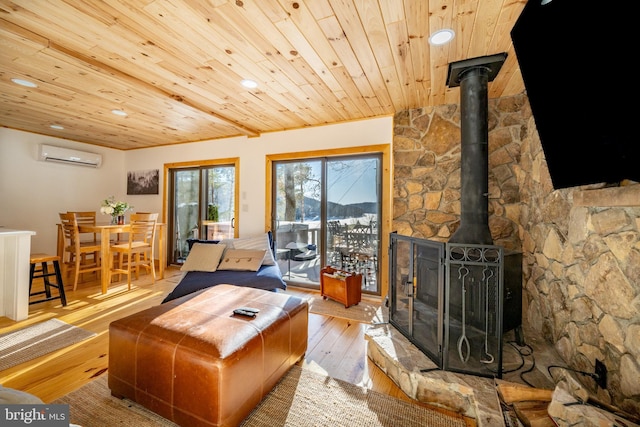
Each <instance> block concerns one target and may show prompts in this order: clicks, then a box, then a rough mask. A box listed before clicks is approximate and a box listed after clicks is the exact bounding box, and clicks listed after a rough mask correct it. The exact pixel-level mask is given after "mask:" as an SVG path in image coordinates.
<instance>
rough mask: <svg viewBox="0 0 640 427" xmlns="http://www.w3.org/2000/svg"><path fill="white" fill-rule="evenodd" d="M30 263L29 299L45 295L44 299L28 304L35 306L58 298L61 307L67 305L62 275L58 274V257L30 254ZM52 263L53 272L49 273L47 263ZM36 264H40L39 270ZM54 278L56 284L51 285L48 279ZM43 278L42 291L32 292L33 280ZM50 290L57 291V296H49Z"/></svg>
mask: <svg viewBox="0 0 640 427" xmlns="http://www.w3.org/2000/svg"><path fill="white" fill-rule="evenodd" d="M30 262H31V272H30V274H29V297H32V296H34V295H40V294H45V295H46V298H43V299H39V300H36V301H29V304H36V303H39V302H45V301H51V300H54V299H58V298H60V301H61V302H62V306H63V307H64V306H66V305H67V297H66V296H65V294H64V284H63V283H62V273H61V272H60V257H59V256H58V255H49V254H42V253H37V254H31V257H30ZM50 262H51V263H53V271H52V272H50V271H49V267H48V266H49V263H50ZM38 264H40V268H38ZM51 276H56V282H55V283H51V281H50V280H49V277H51ZM38 278H43V279H44V290H43V291H39V292H32V291H31V286H32V285H33V279H38ZM51 288H57V289H58V295H57V296H52V295H51Z"/></svg>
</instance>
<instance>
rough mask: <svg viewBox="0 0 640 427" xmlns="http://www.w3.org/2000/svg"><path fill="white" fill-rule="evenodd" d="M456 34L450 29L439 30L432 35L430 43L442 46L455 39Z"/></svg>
mask: <svg viewBox="0 0 640 427" xmlns="http://www.w3.org/2000/svg"><path fill="white" fill-rule="evenodd" d="M455 35H456V33H455V32H454V31H453V30H450V29H448V28H447V29H444V30H438V31H436V32H435V33H433V34H431V37H429V43H430V44H432V45H434V46H440V45H443V44H447V43H449V42H450V41H451V40H453V38H454V37H455Z"/></svg>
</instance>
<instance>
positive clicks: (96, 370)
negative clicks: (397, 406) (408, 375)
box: [0, 267, 474, 426]
mask: <svg viewBox="0 0 640 427" xmlns="http://www.w3.org/2000/svg"><path fill="white" fill-rule="evenodd" d="M181 277H182V273H181V272H180V271H179V269H177V268H175V267H173V268H172V267H169V268H168V269H167V270H165V278H164V279H163V280H157V281H156V283H155V284H152V283H151V280H150V276H148V275H142V276H140V279H139V280H134V281H133V283H132V287H131V290H130V291H128V290H127V284H126V281H124V282H118V283H113V284H112V285H111V286H110V287H109V292H108V293H107V294H106V295H102V294H101V292H100V282H99V281H97V280H95V279H94V280H90V279H91V278H89V280H86V281H84V282H83V283H80V284H78V289H77V290H76V291H73V290H71V288H72V287H70V286H65V290H66V295H67V306H66V307H62V305H61V304H60V300H55V301H48V302H44V303H38V304H34V305H31V306H30V309H29V317H28V319H26V320H23V321H20V322H15V321H13V320H10V319H8V318H6V317H0V333H5V332H9V331H12V330H16V329H19V328H22V327H24V326H28V325H31V324H35V323H39V322H42V321H45V320H48V319H52V318H58V319H60V320H63V321H65V322H67V323H70V324H73V325H76V326H79V327H81V328H84V329H87V330H89V331H92V332H95V333H96V334H97V335H96V336H95V337H93V338H90V339H87V340H85V341H82V342H80V343H78V344H76V345H73V346H71V347H67V348H64V349H61V350H58V351H55V352H53V353H50V354H48V355H45V356H42V357H40V358H38V359H35V360H32V361H29V362H25V363H23V364H21V365H17V366H14V367H13V368H9V369H6V370H4V371H1V372H0V384H2V385H3V386H4V387H10V388H14V389H18V390H22V391H26V392H29V393H32V394H34V395H36V396H38V397H40V398H41V399H42V400H43V401H44V402H51V401H53V400H55V399H57V398H58V397H60V396H63V395H65V394H67V393H69V392H71V391H73V390H75V389H77V388H79V387H81V386H82V385H84V384H85V383H87V382H89V381H91V380H92V379H94V378H95V377H97V376H99V375H101V374H103V373H104V372H105V371H106V370H107V367H108V358H109V355H108V345H109V334H108V329H109V323H110V322H111V321H113V320H116V319H119V318H121V317H124V316H127V315H129V314H132V313H136V312H138V311H141V310H143V309H145V308H148V307H151V306H153V305H157V304H159V303H160V302H161V301H162V300H163V299H164V297H165V296H166V295H167V294H168V293H169V292H170V291H171V290H172V289H173V288H174V287H175V285H176V284H177V282H178V281H179V279H180V278H181ZM67 283H70V282H69V281H67ZM39 285H40V284H39V283H37V282H36V283H35V284H34V290H37V286H39ZM54 292H55V290H54ZM286 293H290V294H294V295H299V296H303V297H305V296H309V295H310V294H316V295H317V294H318V292H317V291H314V290H309V289H304V288H297V287H293V286H289V288H288V289H287V291H286ZM365 329H366V325H364V324H361V323H358V322H353V321H348V320H345V319H341V318H335V317H331V316H322V315H317V314H313V313H310V314H309V343H308V348H307V353H306V355H305V358H304V361H302V362H300V363H302V364H304V367H305V368H308V369H312V370H314V371H316V372H320V373H324V374H326V375H328V376H331V377H333V378H338V379H341V380H345V381H348V382H350V383H353V384H358V385H363V386H366V387H367V388H369V389H372V390H374V391H377V392H380V393H384V394H388V395H391V396H394V397H396V398H399V399H402V400H404V401H408V402H413V403H415V401H413V400H412V399H411V398H409V397H408V396H407V395H406V394H405V393H404V392H403V391H402V390H400V389H399V388H398V387H397V386H396V385H395V383H393V381H391V380H390V379H389V377H387V376H386V375H385V374H384V372H382V371H381V370H380V369H379V368H378V367H377V366H376V365H375V364H373V363H372V362H371V361H370V360H369V358H368V357H367V355H366V345H367V344H366V340H365V339H364V331H365ZM466 422H467V425H469V426H472V425H474V423H473V420H466Z"/></svg>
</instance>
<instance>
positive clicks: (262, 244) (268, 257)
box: [220, 233, 276, 265]
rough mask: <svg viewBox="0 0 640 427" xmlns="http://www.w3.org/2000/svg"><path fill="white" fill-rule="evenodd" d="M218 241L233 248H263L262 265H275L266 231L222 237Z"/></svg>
mask: <svg viewBox="0 0 640 427" xmlns="http://www.w3.org/2000/svg"><path fill="white" fill-rule="evenodd" d="M220 243H224V244H225V245H227V247H229V248H233V249H264V250H265V251H266V253H265V256H264V259H263V260H262V264H263V265H276V260H275V258H274V257H273V252H271V246H270V245H269V235H268V234H267V233H264V234H261V235H259V236H254V237H238V238H237V239H224V240H221V241H220Z"/></svg>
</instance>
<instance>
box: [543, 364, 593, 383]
mask: <svg viewBox="0 0 640 427" xmlns="http://www.w3.org/2000/svg"><path fill="white" fill-rule="evenodd" d="M551 368H556V369H565V370H567V371H571V372H575V373H577V374H582V375H585V376H587V377H591V378H593V379H594V380H596V381H598V379H599V378H600V376H599V375H598V374H596V373H595V372H585V371H580V370H578V369H572V368H569V367H567V366H560V365H549V366H548V367H547V372H549V376H550V377H551V378H553V375H551Z"/></svg>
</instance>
